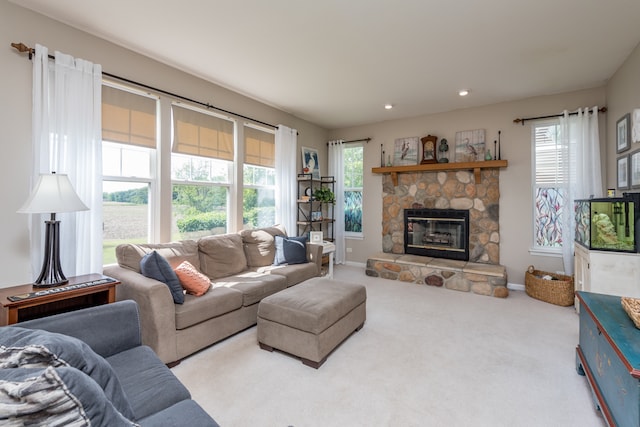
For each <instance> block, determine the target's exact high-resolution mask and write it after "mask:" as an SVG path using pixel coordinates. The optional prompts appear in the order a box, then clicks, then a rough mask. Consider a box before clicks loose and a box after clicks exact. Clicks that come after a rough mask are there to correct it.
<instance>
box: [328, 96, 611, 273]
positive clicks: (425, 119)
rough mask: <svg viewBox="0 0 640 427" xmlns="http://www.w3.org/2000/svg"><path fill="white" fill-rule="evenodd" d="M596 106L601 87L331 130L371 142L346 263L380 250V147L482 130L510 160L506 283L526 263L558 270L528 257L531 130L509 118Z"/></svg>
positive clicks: (558, 264) (504, 228)
mask: <svg viewBox="0 0 640 427" xmlns="http://www.w3.org/2000/svg"><path fill="white" fill-rule="evenodd" d="M595 105H598V106H604V105H605V88H604V87H602V88H598V89H592V90H584V91H579V92H572V93H566V94H561V95H553V96H541V97H536V98H530V99H525V100H520V101H514V102H505V103H501V104H496V105H491V106H486V107H481V108H470V109H465V110H458V111H452V112H447V113H442V114H434V115H428V116H421V117H415V118H412V119H404V120H393V121H385V122H381V123H376V124H373V125H367V126H359V127H353V128H345V129H338V130H333V131H331V132H330V136H331V139H338V138H342V139H346V140H351V139H359V138H364V137H371V138H373V139H372V140H371V142H369V144H367V145H366V146H365V159H364V164H365V167H364V169H365V180H364V206H363V234H364V240H349V241H348V242H347V245H346V247H347V248H349V247H350V248H352V249H353V252H352V253H350V254H349V253H348V254H347V260H348V261H353V262H360V263H364V262H366V260H367V257H368V255H369V254H370V253H372V252H379V251H381V250H382V233H381V224H382V197H381V192H382V178H381V176H380V175H378V174H374V173H372V172H371V168H372V167H377V166H380V144H383V145H384V149H385V151H386V152H387V153H389V152H392V151H393V142H394V140H395V139H396V138H400V137H409V136H419V137H422V136H425V135H427V134H431V135H436V136H437V137H438V141H440V139H442V138H447V140H449V142H451V143H453V141H454V140H455V133H456V132H457V131H462V130H471V129H485V132H486V139H487V142H488V145H489V147H490V149H491V151H492V152H493V141H494V140H495V139H497V137H498V130H501V131H502V134H501V146H502V147H501V157H502V159H503V160H507V161H508V162H509V165H508V167H507V168H506V169H502V170H501V172H500V236H501V242H500V263H501V264H502V265H504V266H506V267H507V274H508V275H509V283H514V284H524V272H525V270H526V269H527V266H529V265H530V264H533V265H535V266H536V268H538V269H541V270H545V271H559V270H562V269H563V267H562V260H561V259H560V258H553V257H546V256H534V255H531V254H530V253H529V248H530V246H531V242H532V238H531V237H532V230H531V221H532V203H531V197H532V196H531V195H532V192H531V127H530V126H529V125H528V124H527V125H525V126H523V125H521V124H515V123H513V119H515V118H518V117H536V116H544V115H549V114H556V113H560V112H561V111H562V110H564V109H568V110H575V109H576V108H578V107H591V106H595ZM605 126H606V115H605V116H603V117H602V118H601V120H600V134H601V143H602V144H603V145H605V144H606V142H605V141H604V138H605V135H606V133H605ZM450 146H452V144H451V145H450ZM603 163H604V162H603Z"/></svg>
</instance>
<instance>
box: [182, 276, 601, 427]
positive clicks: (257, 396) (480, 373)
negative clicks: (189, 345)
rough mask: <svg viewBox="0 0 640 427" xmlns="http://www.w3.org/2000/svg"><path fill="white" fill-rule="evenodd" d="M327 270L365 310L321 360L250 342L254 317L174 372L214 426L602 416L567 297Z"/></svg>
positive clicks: (556, 420)
mask: <svg viewBox="0 0 640 427" xmlns="http://www.w3.org/2000/svg"><path fill="white" fill-rule="evenodd" d="M335 279H336V280H343V281H350V282H357V283H362V284H364V285H365V286H366V287H367V297H368V299H367V321H366V323H365V326H364V328H363V329H362V330H360V331H359V332H356V333H354V334H353V335H351V336H350V337H349V338H348V339H347V340H346V341H345V342H343V343H342V345H341V346H340V347H338V348H337V349H336V351H335V352H334V353H332V354H331V355H330V356H329V359H328V360H327V361H326V362H325V364H324V365H322V366H321V367H320V369H318V370H315V369H313V368H310V367H307V366H304V365H303V364H302V363H301V362H300V361H299V360H297V359H295V358H293V357H291V356H288V355H286V354H283V353H279V352H277V351H276V352H273V353H269V352H267V351H264V350H261V349H260V348H259V347H258V344H257V341H256V328H255V327H253V328H250V329H248V330H246V331H244V332H242V333H240V334H237V335H235V336H233V337H231V338H229V339H227V340H225V341H223V342H221V343H218V344H216V345H214V346H212V347H210V348H208V349H205V350H203V351H201V352H199V353H197V354H195V355H193V356H191V357H189V358H187V359H185V360H184V361H183V362H182V363H181V364H180V365H178V366H176V367H175V368H173V372H174V373H175V374H176V375H177V376H178V377H179V378H180V380H181V381H183V383H184V384H185V385H186V386H187V388H188V389H189V390H190V391H191V393H192V395H193V397H194V399H195V400H196V401H198V403H200V405H202V406H203V407H204V409H205V410H206V411H207V412H209V413H210V414H211V415H212V416H213V417H214V418H215V419H216V421H218V423H220V425H221V426H222V427H244V426H268V427H272V426H273V427H280V426H282V427H287V426H295V427H313V426H329V427H331V426H403V427H405V426H510V427H511V426H541V427H543V426H544V427H548V426H563V427H565V426H576V427H578V426H579V427H590V426H594V427H602V426H604V425H605V423H604V421H603V419H602V418H601V417H600V416H599V414H598V413H597V411H596V410H595V408H594V405H593V403H592V400H591V394H590V391H589V387H588V385H587V382H586V379H585V377H582V376H579V375H578V374H577V373H576V371H575V347H576V345H577V343H578V316H577V314H576V313H575V311H574V309H573V308H572V307H558V306H555V305H552V304H547V303H544V302H540V301H537V300H534V299H532V298H529V297H528V296H527V295H526V294H525V293H524V292H518V291H512V292H511V295H510V296H509V297H508V298H507V299H498V298H492V297H485V296H480V295H472V294H468V293H462V292H457V291H450V290H446V289H441V288H433V287H428V286H419V285H413V284H405V283H401V282H397V281H390V280H384V279H376V278H371V277H368V276H366V275H365V274H364V269H362V268H357V267H349V266H338V267H336V270H335ZM194 427H195V426H194Z"/></svg>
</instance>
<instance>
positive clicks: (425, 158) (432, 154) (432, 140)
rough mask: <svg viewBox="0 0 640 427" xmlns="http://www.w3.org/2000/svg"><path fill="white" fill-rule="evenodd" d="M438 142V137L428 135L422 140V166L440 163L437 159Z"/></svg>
mask: <svg viewBox="0 0 640 427" xmlns="http://www.w3.org/2000/svg"><path fill="white" fill-rule="evenodd" d="M437 140H438V137H437V136H433V135H427V136H425V137H423V138H422V139H421V140H420V141H422V160H421V161H420V164H421V165H425V164H428V163H438V160H437V159H436V141H437Z"/></svg>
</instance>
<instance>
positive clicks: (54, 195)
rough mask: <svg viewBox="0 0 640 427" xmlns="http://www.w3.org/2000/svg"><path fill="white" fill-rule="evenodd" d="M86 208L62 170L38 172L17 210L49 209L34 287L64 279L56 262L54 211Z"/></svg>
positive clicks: (57, 233)
mask: <svg viewBox="0 0 640 427" xmlns="http://www.w3.org/2000/svg"><path fill="white" fill-rule="evenodd" d="M86 210H89V208H88V207H87V206H86V205H85V204H84V203H82V200H80V197H78V194H76V192H75V190H74V189H73V186H72V185H71V181H69V177H68V176H67V175H64V174H56V173H55V172H52V173H51V174H41V175H40V179H39V180H38V183H37V184H36V186H35V188H34V189H33V192H32V193H31V195H30V196H29V198H28V199H27V201H26V202H25V204H24V205H23V206H22V207H21V208H20V209H19V210H18V213H29V214H42V213H50V214H51V219H50V220H49V221H45V224H46V231H45V244H44V259H43V262H42V271H41V272H40V276H38V278H37V279H36V280H35V282H34V283H33V286H35V287H50V286H59V285H64V284H65V283H68V282H69V280H68V279H67V278H66V277H65V275H64V273H63V272H62V268H61V266H60V221H58V220H56V213H62V212H76V211H86Z"/></svg>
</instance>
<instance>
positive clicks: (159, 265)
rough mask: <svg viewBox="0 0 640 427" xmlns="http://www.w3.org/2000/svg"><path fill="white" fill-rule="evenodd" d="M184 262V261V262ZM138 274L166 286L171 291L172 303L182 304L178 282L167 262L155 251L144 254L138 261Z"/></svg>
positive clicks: (181, 294) (181, 290) (181, 291)
mask: <svg viewBox="0 0 640 427" xmlns="http://www.w3.org/2000/svg"><path fill="white" fill-rule="evenodd" d="M185 262H186V261H185ZM140 272H141V273H142V275H144V276H146V277H150V278H152V279H156V280H157V281H159V282H162V283H164V284H166V285H167V286H168V287H169V290H170V291H171V296H172V297H173V302H175V303H176V304H182V303H183V302H184V290H183V289H182V286H181V285H180V280H178V276H177V275H176V273H175V271H173V268H171V265H169V262H168V261H167V260H166V259H164V257H163V256H162V255H160V254H159V253H158V252H157V251H153V252H151V253H148V254H146V255H145V256H143V257H142V260H140Z"/></svg>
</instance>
